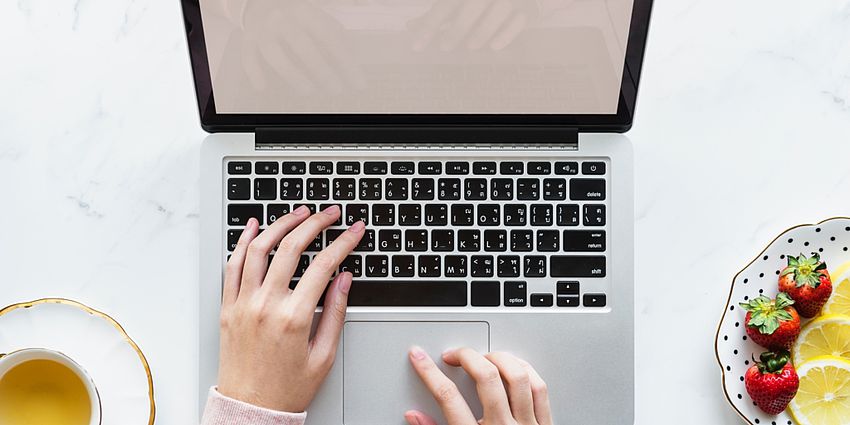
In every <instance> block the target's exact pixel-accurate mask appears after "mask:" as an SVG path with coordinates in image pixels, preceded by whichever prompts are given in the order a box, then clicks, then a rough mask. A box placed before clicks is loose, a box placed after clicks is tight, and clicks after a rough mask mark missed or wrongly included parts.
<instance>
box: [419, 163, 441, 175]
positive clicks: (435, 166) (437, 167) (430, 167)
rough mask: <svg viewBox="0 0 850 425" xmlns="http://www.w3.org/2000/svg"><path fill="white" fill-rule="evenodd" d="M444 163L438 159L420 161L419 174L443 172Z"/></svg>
mask: <svg viewBox="0 0 850 425" xmlns="http://www.w3.org/2000/svg"><path fill="white" fill-rule="evenodd" d="M442 173H443V164H442V163H440V162H436V161H429V162H420V163H419V174H442Z"/></svg>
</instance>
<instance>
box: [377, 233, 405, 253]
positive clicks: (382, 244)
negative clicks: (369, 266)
mask: <svg viewBox="0 0 850 425" xmlns="http://www.w3.org/2000/svg"><path fill="white" fill-rule="evenodd" d="M378 249H380V250H381V251H390V252H397V251H401V230H395V229H393V230H378Z"/></svg>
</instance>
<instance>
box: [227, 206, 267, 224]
mask: <svg viewBox="0 0 850 425" xmlns="http://www.w3.org/2000/svg"><path fill="white" fill-rule="evenodd" d="M251 217H254V218H256V219H257V220H258V221H259V220H260V219H262V218H263V206H262V205H261V204H230V205H228V206H227V224H228V225H229V226H244V225H245V224H246V223H248V219H249V218H251Z"/></svg>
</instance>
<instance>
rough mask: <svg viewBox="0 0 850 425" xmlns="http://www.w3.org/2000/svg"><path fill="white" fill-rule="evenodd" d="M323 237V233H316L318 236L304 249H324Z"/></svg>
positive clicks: (316, 250) (313, 250)
mask: <svg viewBox="0 0 850 425" xmlns="http://www.w3.org/2000/svg"><path fill="white" fill-rule="evenodd" d="M322 239H323V238H322V234H321V233H319V234H318V235H316V237H315V238H314V239H313V241H312V242H310V244H309V245H307V248H306V249H304V251H311V252H319V251H321V250H322Z"/></svg>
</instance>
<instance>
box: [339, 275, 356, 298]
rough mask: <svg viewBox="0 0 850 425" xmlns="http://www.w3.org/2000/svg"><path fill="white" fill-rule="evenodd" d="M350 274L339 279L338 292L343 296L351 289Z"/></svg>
mask: <svg viewBox="0 0 850 425" xmlns="http://www.w3.org/2000/svg"><path fill="white" fill-rule="evenodd" d="M352 277H353V276H352V274H351V273H349V272H345V273H343V274H342V275H341V276H340V278H339V290H340V291H342V293H343V294H348V291H349V290H350V289H351V279H352Z"/></svg>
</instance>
